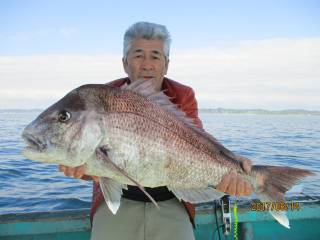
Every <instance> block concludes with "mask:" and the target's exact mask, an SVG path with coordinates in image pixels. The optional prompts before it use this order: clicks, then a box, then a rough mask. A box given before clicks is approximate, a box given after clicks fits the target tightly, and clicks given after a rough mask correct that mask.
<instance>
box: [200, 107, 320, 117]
mask: <svg viewBox="0 0 320 240" xmlns="http://www.w3.org/2000/svg"><path fill="white" fill-rule="evenodd" d="M199 112H203V113H216V114H261V115H319V116H320V111H310V110H305V109H284V110H265V109H229V108H201V109H199Z"/></svg>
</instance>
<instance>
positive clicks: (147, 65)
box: [141, 58, 154, 70]
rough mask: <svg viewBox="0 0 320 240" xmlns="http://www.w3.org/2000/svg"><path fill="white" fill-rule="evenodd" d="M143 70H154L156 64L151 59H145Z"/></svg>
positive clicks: (142, 65)
mask: <svg viewBox="0 0 320 240" xmlns="http://www.w3.org/2000/svg"><path fill="white" fill-rule="evenodd" d="M141 69H142V70H154V64H153V63H152V61H150V59H148V58H144V59H143V61H142V64H141Z"/></svg>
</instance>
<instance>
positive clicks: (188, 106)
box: [180, 88, 203, 128]
mask: <svg viewBox="0 0 320 240" xmlns="http://www.w3.org/2000/svg"><path fill="white" fill-rule="evenodd" d="M180 104H181V110H182V111H184V112H185V113H186V114H187V116H188V117H190V118H192V119H193V122H194V123H195V124H196V125H197V126H198V127H201V128H203V125H202V122H201V120H200V118H199V116H198V103H197V100H196V98H195V94H194V91H193V89H191V88H190V90H189V91H188V92H187V93H186V94H185V95H184V97H183V98H182V100H181V103H180Z"/></svg>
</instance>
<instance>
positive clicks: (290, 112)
mask: <svg viewBox="0 0 320 240" xmlns="http://www.w3.org/2000/svg"><path fill="white" fill-rule="evenodd" d="M43 110H44V109H38V108H35V109H0V113H1V112H15V113H19V112H21V113H23V112H41V111H43ZM199 112H200V113H214V114H256V115H315V116H320V111H312V110H305V109H284V110H265V109H229V108H200V109H199Z"/></svg>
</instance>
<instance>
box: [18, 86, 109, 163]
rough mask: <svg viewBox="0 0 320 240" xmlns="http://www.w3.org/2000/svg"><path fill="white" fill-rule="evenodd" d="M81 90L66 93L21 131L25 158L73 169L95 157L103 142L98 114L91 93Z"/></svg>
mask: <svg viewBox="0 0 320 240" xmlns="http://www.w3.org/2000/svg"><path fill="white" fill-rule="evenodd" d="M84 86H86V85H84ZM84 86H82V87H80V88H78V89H75V90H73V91H71V92H70V93H68V94H67V95H66V96H65V97H63V98H62V99H60V100H59V101H58V102H56V103H55V104H53V105H52V106H51V107H49V108H48V109H46V110H45V111H44V112H42V113H41V114H40V115H39V116H38V117H37V118H36V119H35V120H34V121H32V122H31V123H30V124H29V125H27V126H26V127H25V129H24V130H23V133H22V137H23V139H24V140H25V142H26V145H27V146H26V147H25V148H24V150H23V151H22V154H23V155H24V156H25V157H27V158H29V159H31V160H36V161H40V162H47V163H56V164H62V165H66V166H70V167H76V166H80V165H82V164H84V163H86V162H87V161H88V160H90V158H91V157H92V156H93V155H94V154H95V151H96V149H97V147H98V146H99V144H100V143H101V141H102V139H103V127H102V114H98V112H97V107H96V105H97V104H96V102H95V100H94V99H95V96H94V95H95V94H93V93H94V91H92V89H90V87H84Z"/></svg>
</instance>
